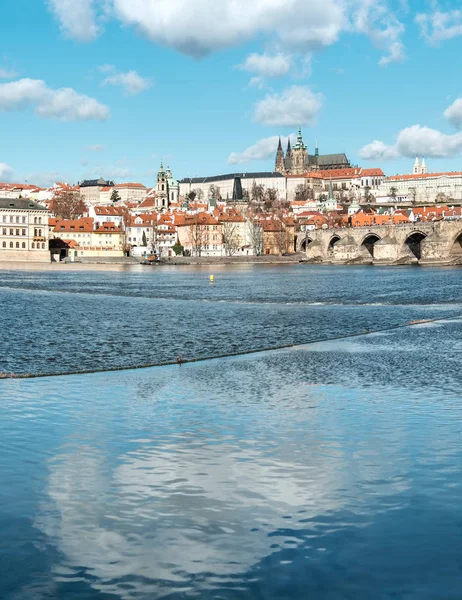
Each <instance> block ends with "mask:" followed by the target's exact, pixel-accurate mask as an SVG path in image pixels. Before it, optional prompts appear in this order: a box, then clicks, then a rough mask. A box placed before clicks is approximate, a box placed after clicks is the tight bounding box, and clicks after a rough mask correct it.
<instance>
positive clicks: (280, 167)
mask: <svg viewBox="0 0 462 600" xmlns="http://www.w3.org/2000/svg"><path fill="white" fill-rule="evenodd" d="M274 170H275V171H276V173H282V174H283V175H284V174H285V172H286V169H285V166H284V151H283V149H282V144H281V136H279V144H278V149H277V152H276V164H275V167H274Z"/></svg>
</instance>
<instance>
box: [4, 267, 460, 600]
mask: <svg viewBox="0 0 462 600" xmlns="http://www.w3.org/2000/svg"><path fill="white" fill-rule="evenodd" d="M212 272H213V273H214V275H215V283H214V284H210V283H209V274H210V273H212ZM461 282H462V271H460V270H458V269H421V268H418V267H409V268H408V267H403V268H396V269H394V268H384V269H381V268H373V267H352V268H341V267H324V266H319V267H318V266H313V267H308V266H304V265H303V266H282V267H274V266H264V267H252V266H246V267H242V268H231V267H227V268H221V269H219V268H216V267H214V268H213V269H212V268H207V269H205V268H184V267H183V268H176V269H175V268H172V269H156V268H152V269H150V268H149V267H147V268H145V269H144V270H143V269H142V268H141V267H138V266H136V267H132V268H130V269H117V268H113V269H107V270H104V271H97V270H96V269H82V270H77V269H76V270H69V271H64V270H57V269H47V270H40V269H39V270H36V271H27V270H21V271H14V270H8V271H7V270H4V271H0V343H1V350H2V351H1V355H0V361H1V363H0V371H2V372H8V373H16V374H23V373H34V374H45V373H65V372H72V371H76V370H92V369H109V368H116V367H128V366H141V365H144V364H147V363H152V362H167V361H170V360H175V358H176V356H177V355H178V353H180V352H181V353H182V355H183V356H184V357H185V358H186V359H197V358H207V357H209V359H207V360H203V361H200V362H194V363H187V364H183V365H182V366H181V367H180V366H177V365H169V366H161V367H151V368H146V369H136V370H133V369H129V370H122V371H116V372H101V373H89V374H83V375H82V374H79V375H77V374H69V375H61V376H58V377H50V376H46V377H39V378H37V379H5V380H2V381H0V410H1V413H0V473H1V476H2V485H1V486H0V531H1V532H2V536H1V538H0V597H1V598H6V599H8V600H10V599H11V600H23V599H24V600H26V599H27V600H29V599H36V598H37V599H42V598H43V599H45V598H47V599H48V598H65V599H68V598H69V599H71V600H74V599H78V600H80V599H85V600H86V599H88V600H90V599H91V600H93V599H104V600H106V599H107V600H109V599H111V598H122V599H127V600H132V599H136V598H143V599H144V598H171V599H174V600H176V599H178V600H180V599H184V598H206V599H234V598H244V599H247V598H248V599H283V598H284V599H285V598H294V599H296V600H298V599H300V600H302V599H303V600H304V599H306V598H315V599H317V598H321V599H329V600H330V599H332V600H334V599H355V600H358V599H361V600H362V599H370V598H371V599H372V598H373V599H379V600H381V599H391V598H393V599H396V598H399V599H401V598H402V599H406V600H407V599H414V598H415V599H459V598H460V597H461V596H462V555H461V553H460V549H461V547H462V518H461V516H460V506H461V503H462V445H461V443H460V440H461V433H462V407H461V375H460V366H461V360H460V359H461V351H462V342H461V339H462V300H461V298H462V283H461ZM421 319H432V320H433V319H434V321H432V322H427V323H421V324H418V325H413V326H409V325H408V323H409V321H412V320H421ZM348 336H350V337H348ZM282 346H287V347H285V348H281V347H282ZM276 347H278V348H279V349H272V350H271V349H270V348H276ZM263 348H265V349H268V350H266V351H261V352H257V353H254V354H246V352H249V351H255V350H258V349H263ZM232 353H241V355H239V356H230V357H227V358H213V357H216V356H217V355H224V354H232Z"/></svg>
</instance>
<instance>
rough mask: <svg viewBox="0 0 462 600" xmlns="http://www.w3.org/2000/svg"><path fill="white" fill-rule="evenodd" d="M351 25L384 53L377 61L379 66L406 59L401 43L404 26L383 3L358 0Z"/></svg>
mask: <svg viewBox="0 0 462 600" xmlns="http://www.w3.org/2000/svg"><path fill="white" fill-rule="evenodd" d="M353 24H354V29H355V30H356V31H357V32H359V33H363V34H364V35H366V36H367V37H368V38H369V39H370V40H371V41H372V43H373V44H374V46H376V47H377V48H379V49H380V50H384V51H385V52H386V54H385V55H384V56H382V57H381V58H380V60H379V64H380V65H382V66H386V65H388V64H390V63H395V62H402V61H403V60H404V59H405V58H406V55H405V51H404V45H403V43H402V42H401V37H402V35H403V33H404V26H403V24H402V23H401V22H400V21H399V20H398V19H397V18H396V16H395V15H394V14H393V13H392V12H391V11H390V10H389V7H388V6H387V5H386V4H385V3H383V2H378V1H377V0H359V1H358V2H357V7H356V10H355V11H354V16H353Z"/></svg>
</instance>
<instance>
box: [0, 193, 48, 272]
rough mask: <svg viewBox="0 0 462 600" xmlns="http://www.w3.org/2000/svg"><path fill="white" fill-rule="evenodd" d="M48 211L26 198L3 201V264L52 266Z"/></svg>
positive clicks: (0, 212) (0, 215)
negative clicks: (17, 262)
mask: <svg viewBox="0 0 462 600" xmlns="http://www.w3.org/2000/svg"><path fill="white" fill-rule="evenodd" d="M48 216H49V212H48V210H47V209H46V208H45V207H43V206H41V205H40V204H38V203H37V202H34V201H33V200H29V199H27V198H0V261H2V260H5V261H26V262H50V251H49V247H48V240H49V233H48Z"/></svg>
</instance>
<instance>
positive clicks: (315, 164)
mask: <svg viewBox="0 0 462 600" xmlns="http://www.w3.org/2000/svg"><path fill="white" fill-rule="evenodd" d="M350 166H351V165H350V162H349V160H348V158H347V157H346V155H345V154H343V153H342V154H319V148H318V143H317V142H316V149H315V152H314V155H313V154H308V149H307V147H306V146H305V144H304V143H303V137H302V131H301V129H300V128H299V130H298V135H297V142H296V144H295V146H294V147H293V148H292V147H291V144H290V139H289V140H288V142H287V151H286V154H285V156H284V151H283V149H282V144H281V138H279V145H278V149H277V152H276V166H275V169H274V170H275V171H276V172H277V173H282V174H283V175H302V174H303V173H307V172H309V171H325V170H329V169H345V168H348V167H350Z"/></svg>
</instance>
